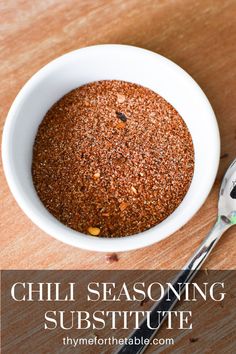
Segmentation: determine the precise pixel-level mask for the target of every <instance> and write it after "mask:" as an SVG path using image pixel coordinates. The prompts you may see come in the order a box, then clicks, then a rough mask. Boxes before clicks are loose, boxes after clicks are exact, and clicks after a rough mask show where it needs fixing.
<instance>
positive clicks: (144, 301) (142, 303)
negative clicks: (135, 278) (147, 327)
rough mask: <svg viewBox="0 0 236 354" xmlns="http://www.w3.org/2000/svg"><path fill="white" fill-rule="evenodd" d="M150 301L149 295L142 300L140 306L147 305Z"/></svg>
mask: <svg viewBox="0 0 236 354" xmlns="http://www.w3.org/2000/svg"><path fill="white" fill-rule="evenodd" d="M148 301H149V297H145V298H144V299H143V300H142V301H141V302H140V306H143V305H145V304H146V303H147V302H148Z"/></svg>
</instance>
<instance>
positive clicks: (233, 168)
mask: <svg viewBox="0 0 236 354" xmlns="http://www.w3.org/2000/svg"><path fill="white" fill-rule="evenodd" d="M218 215H219V217H221V218H224V221H225V222H228V223H230V224H232V225H235V224H236V159H235V160H234V161H233V162H232V163H231V165H230V166H229V168H228V170H227V172H226V174H225V176H224V178H223V181H222V184H221V188H220V196H219V203H218Z"/></svg>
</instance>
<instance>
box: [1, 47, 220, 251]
mask: <svg viewBox="0 0 236 354" xmlns="http://www.w3.org/2000/svg"><path fill="white" fill-rule="evenodd" d="M103 49H105V50H107V49H111V50H113V49H115V50H117V49H118V50H125V51H128V52H129V51H135V53H136V54H137V55H138V54H140V53H142V54H143V53H145V55H148V56H155V57H156V58H157V59H158V60H159V61H164V62H165V63H168V65H170V66H172V68H173V69H174V70H178V71H179V72H180V73H181V75H182V76H184V78H185V80H187V81H188V82H190V83H191V84H192V85H194V86H195V88H196V91H198V95H200V96H201V98H202V101H203V103H204V104H205V105H208V108H209V117H210V116H211V127H212V132H213V134H214V140H215V151H214V156H212V157H213V158H212V160H211V166H209V170H210V171H209V176H208V184H207V187H205V193H204V196H202V198H201V199H200V200H198V202H197V203H196V205H195V207H194V208H192V209H189V210H187V211H186V214H185V217H184V218H182V220H178V221H177V222H176V223H173V222H172V224H171V225H169V226H168V232H167V231H165V232H163V231H162V232H159V235H158V237H156V238H155V240H154V239H153V237H152V238H148V237H147V235H145V234H147V233H148V232H149V230H146V231H144V232H141V233H139V234H136V235H131V236H125V237H120V238H101V237H93V236H89V235H84V234H82V233H80V232H77V231H75V230H72V229H70V228H68V227H66V226H65V225H63V224H61V223H60V222H58V221H57V223H58V224H60V225H61V227H59V226H58V227H56V226H55V228H53V227H52V225H49V224H47V225H46V223H45V222H44V221H42V220H40V218H39V217H38V215H36V213H35V212H34V211H32V210H31V209H30V208H29V207H28V205H27V203H25V201H24V198H22V195H21V192H20V190H19V188H18V187H19V186H18V185H17V183H16V181H15V179H14V174H13V173H12V166H11V164H10V163H9V161H8V148H9V144H10V131H11V127H12V125H13V124H14V119H16V118H15V117H16V115H17V111H18V108H19V106H20V104H21V100H22V99H23V98H24V96H25V95H26V94H27V92H28V91H30V89H31V85H33V84H35V83H36V82H37V80H39V79H41V77H42V76H44V75H46V74H47V71H48V70H50V69H52V68H53V67H54V66H55V65H57V64H60V63H61V62H63V61H64V60H66V59H67V58H69V57H71V56H74V55H76V56H78V54H80V53H83V52H85V51H91V54H92V53H93V52H94V51H96V50H103ZM219 157H220V135H219V129H218V124H217V120H216V117H215V114H214V112H213V110H212V107H211V105H210V103H209V101H208V99H207V97H206V95H205V93H204V92H203V91H202V89H201V88H200V86H199V85H198V84H197V83H196V81H195V80H194V79H193V78H192V77H191V76H190V75H189V74H188V73H187V72H186V71H185V70H183V69H182V68H181V67H180V66H178V65H177V64H175V63H174V62H173V61H171V60H169V59H167V58H166V57H164V56H162V55H160V54H157V53H155V52H152V51H149V50H147V49H143V48H139V47H135V46H130V45H122V44H102V45H93V46H88V47H84V48H80V49H77V50H73V51H71V52H68V53H66V54H63V55H62V56H59V57H58V58H56V59H54V60H52V61H50V62H49V63H48V64H46V65H45V66H43V67H42V68H41V69H40V70H39V71H37V72H36V73H35V74H34V75H33V76H32V77H31V78H30V79H29V80H28V81H27V82H26V83H25V85H24V86H23V87H22V88H21V90H20V91H19V93H18V94H17V96H16V98H15V100H14V102H13V103H12V106H11V107H10V110H9V112H8V115H7V118H6V121H5V125H4V129H3V137H2V161H3V169H4V172H5V176H6V179H7V182H8V186H9V188H10V190H11V192H12V194H13V196H14V198H15V199H16V201H17V203H18V205H19V206H20V208H21V209H22V210H23V211H24V213H25V214H26V215H27V216H28V217H29V218H30V219H31V220H32V221H33V222H34V223H35V224H36V225H37V226H38V227H39V228H40V229H42V230H43V231H44V232H46V233H47V234H49V235H51V236H53V237H54V238H56V239H58V240H60V241H62V242H64V243H67V244H69V245H72V246H75V247H79V248H81V249H85V250H90V251H100V252H121V251H122V252H123V251H130V250H135V249H139V248H144V247H147V246H150V245H152V244H154V243H157V242H159V241H161V240H163V239H165V238H167V237H169V236H170V235H171V234H173V233H174V232H175V231H177V230H178V229H179V228H181V227H182V226H183V225H185V224H186V223H187V222H188V221H189V220H190V219H191V218H192V217H193V216H194V215H195V213H196V212H197V211H198V210H199V209H200V207H201V206H202V204H203V203H204V202H205V200H206V198H207V196H208V194H209V192H210V190H211V188H212V185H213V183H214V180H215V177H216V174H217V170H218V165H219ZM181 203H182V202H181ZM181 203H180V205H181ZM167 219H168V218H167ZM167 219H166V220H167ZM179 219H180V218H179ZM55 220H56V219H55ZM162 223H163V222H162ZM162 223H161V224H162ZM159 225H160V224H159ZM62 226H63V227H62ZM60 229H61V230H60ZM151 229H153V228H151ZM151 229H150V230H151ZM60 231H61V232H60ZM75 235H76V237H75Z"/></svg>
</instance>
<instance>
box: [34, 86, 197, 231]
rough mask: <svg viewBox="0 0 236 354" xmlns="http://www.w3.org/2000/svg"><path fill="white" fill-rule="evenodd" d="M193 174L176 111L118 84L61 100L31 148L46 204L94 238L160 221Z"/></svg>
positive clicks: (154, 97)
mask: <svg viewBox="0 0 236 354" xmlns="http://www.w3.org/2000/svg"><path fill="white" fill-rule="evenodd" d="M193 171H194V150H193V143H192V139H191V135H190V133H189V131H188V128H187V126H186V124H185V122H184V121H183V119H182V118H181V116H180V115H179V113H178V112H177V111H176V110H175V109H174V108H173V106H171V105H170V104H169V103H168V102H167V101H165V100H164V99H163V98H162V97H161V96H159V95H158V94H157V93H155V92H153V91H151V90H149V89H147V88H145V87H142V86H140V85H136V84H133V83H128V82H123V81H115V80H111V81H110V80H104V81H98V82H93V83H90V84H87V85H84V86H82V87H79V88H77V89H75V90H73V91H71V92H70V93H68V94H67V95H65V96H64V97H62V98H61V99H60V100H59V101H58V102H57V103H55V104H54V105H53V106H52V107H51V109H50V110H49V111H48V112H47V114H46V116H45V117H44V119H43V121H42V123H41V124H40V126H39V129H38V132H37V136H36V139H35V143H34V148H33V161H32V176H33V182H34V185H35V188H36V191H37V193H38V195H39V198H40V199H41V201H42V202H43V204H44V205H45V207H46V208H47V209H48V210H49V212H50V213H51V214H53V215H54V216H55V217H56V218H57V219H58V220H60V221H61V222H62V223H63V224H65V225H67V226H69V227H70V228H72V229H74V230H77V231H80V232H83V233H86V234H90V235H93V236H96V237H101V236H105V237H118V236H126V235H132V234H136V233H139V232H142V231H144V230H147V229H149V228H151V227H152V226H154V225H156V224H158V223H160V222H161V221H162V220H164V219H165V218H166V217H167V216H168V215H170V214H171V213H172V212H173V211H174V210H175V209H176V208H177V207H178V205H179V204H180V203H181V201H182V200H183V198H184V196H185V194H186V192H187V191H188V188H189V186H190V183H191V180H192V176H193ZM144 237H145V236H144Z"/></svg>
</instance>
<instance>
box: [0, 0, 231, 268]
mask: <svg viewBox="0 0 236 354" xmlns="http://www.w3.org/2000/svg"><path fill="white" fill-rule="evenodd" d="M0 8H1V10H0V11H1V24H0V29H1V51H0V56H1V65H0V76H1V86H0V95H1V96H0V97H1V99H0V102H1V104H0V107H1V108H0V110H1V111H0V113H1V128H2V127H3V124H4V121H5V118H6V115H7V112H8V110H9V108H10V106H11V104H12V101H13V99H14V98H15V96H16V94H17V93H18V91H19V90H20V88H21V87H22V85H23V84H24V83H25V82H26V81H27V80H28V79H29V78H30V77H31V76H32V74H34V73H35V72H36V71H37V70H38V69H40V68H41V67H42V66H43V65H45V64H46V63H48V62H49V61H50V60H52V59H54V58H56V57H58V56H59V55H62V54H64V53H66V52H68V51H71V50H74V49H77V48H80V47H84V46H87V45H92V44H99V43H124V44H131V45H136V46H140V47H143V48H147V49H150V50H153V51H155V52H158V53H160V54H162V55H164V56H166V57H168V58H169V59H171V60H173V61H175V62H176V63H177V64H179V65H180V66H182V67H183V68H184V69H185V70H187V71H188V72H189V73H190V75H192V76H193V77H194V78H195V79H196V81H197V82H198V83H199V84H200V86H201V87H202V88H203V90H204V91H205V93H206V94H207V96H208V98H209V100H210V102H211V103H212V106H213V108H214V110H215V113H216V116H217V119H218V123H219V127H220V132H221V139H222V140H221V141H222V158H221V163H220V169H219V173H218V176H217V179H216V182H215V185H214V187H213V190H212V191H211V193H210V195H209V197H208V199H207V201H206V203H205V204H204V206H203V207H202V208H201V210H200V211H199V212H198V213H197V215H195V216H194V217H193V219H192V220H191V221H190V222H189V223H188V224H187V225H186V226H184V227H183V228H182V229H181V230H179V231H178V232H176V233H175V234H174V235H172V236H171V237H169V238H168V239H166V240H164V241H162V242H160V243H158V244H156V245H153V246H151V247H148V248H146V249H142V250H137V251H133V252H127V253H122V254H119V261H118V262H116V263H112V264H106V262H105V258H104V254H99V253H93V252H85V251H81V250H79V249H76V248H72V247H70V246H67V245H65V244H63V243H60V242H59V241H57V240H54V239H53V238H51V237H49V236H48V235H46V234H45V233H43V232H42V231H40V230H39V229H38V228H37V227H36V226H34V225H33V224H32V223H31V221H30V220H29V219H28V218H27V217H26V216H25V215H24V214H23V212H22V211H21V210H20V208H19V207H18V206H17V204H16V202H15V200H14V199H13V197H12V195H11V193H10V191H9V189H8V186H7V184H6V180H5V177H4V175H3V172H2V171H1V176H0V178H1V181H0V183H1V213H0V215H1V216H0V223H1V266H2V268H4V269H16V268H17V269H19V268H21V269H130V268H135V269H157V268H159V269H164V268H166V269H178V268H181V267H182V266H183V264H184V263H185V261H186V260H187V258H188V257H189V256H190V254H191V253H192V251H193V250H194V249H195V248H196V247H197V245H198V244H199V243H200V241H201V240H202V239H203V238H204V236H205V234H206V233H207V232H208V231H209V229H210V228H211V226H212V224H213V222H214V220H215V216H216V212H217V195H218V190H219V184H220V181H221V178H222V176H223V173H224V171H225V169H226V167H227V166H228V164H229V162H230V161H231V160H232V159H233V158H235V154H236V90H235V82H236V48H235V43H236V22H235V16H236V1H235V0H224V1H222V0H198V1H195V0H191V1H189V0H173V1H171V0H169V1H167V0H166V1H165V0H145V1H142V0H112V1H108V0H96V1H93V0H79V1H76V0H66V1H63V0H61V1H60V0H36V1H30V0H27V1H24V0H15V1H4V0H2V1H1V2H0ZM206 149H207V142H206ZM199 188H201V186H199ZM235 236H236V230H235V229H233V228H232V229H231V230H229V231H228V232H227V234H225V236H224V237H223V239H222V240H221V241H220V242H219V244H218V246H217V247H216V249H215V250H214V252H213V254H212V256H211V257H210V259H209V260H208V261H207V262H206V264H205V267H206V268H212V269H219V268H220V269H232V268H235V266H236V264H235V260H236V257H235Z"/></svg>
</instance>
